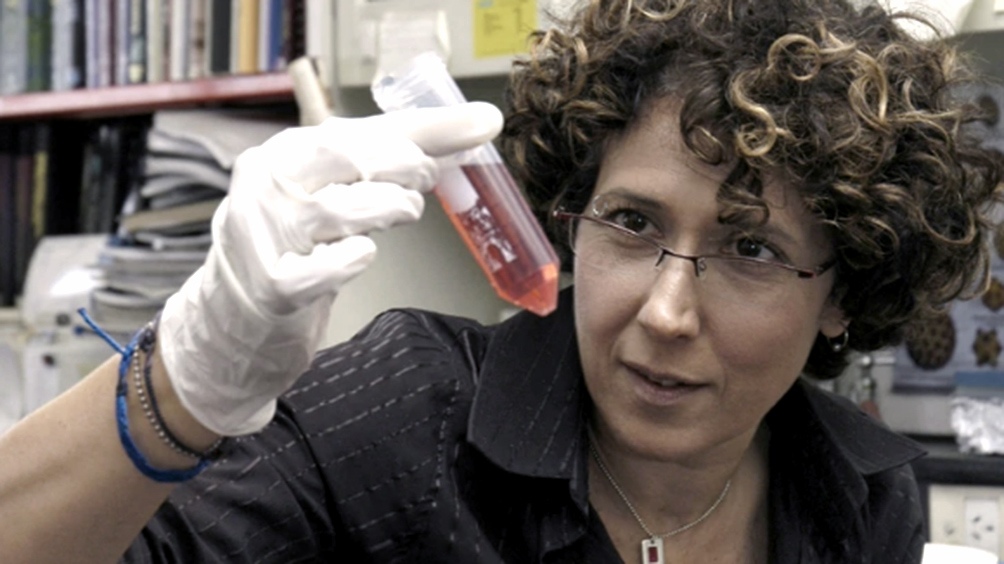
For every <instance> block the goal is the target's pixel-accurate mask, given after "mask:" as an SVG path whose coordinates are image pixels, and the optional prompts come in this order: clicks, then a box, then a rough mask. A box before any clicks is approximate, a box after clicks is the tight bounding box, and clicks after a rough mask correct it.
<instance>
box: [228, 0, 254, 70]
mask: <svg viewBox="0 0 1004 564" xmlns="http://www.w3.org/2000/svg"><path fill="white" fill-rule="evenodd" d="M234 2H235V4H236V5H237V6H239V11H238V12H237V14H236V15H237V50H236V54H237V61H236V62H237V66H236V69H234V72H235V73H236V74H251V73H255V72H258V19H259V18H258V0H234Z"/></svg>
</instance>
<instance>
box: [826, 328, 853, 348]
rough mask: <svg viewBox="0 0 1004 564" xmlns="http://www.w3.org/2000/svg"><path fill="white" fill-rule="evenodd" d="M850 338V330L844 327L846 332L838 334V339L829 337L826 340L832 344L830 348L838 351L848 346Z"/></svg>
mask: <svg viewBox="0 0 1004 564" xmlns="http://www.w3.org/2000/svg"><path fill="white" fill-rule="evenodd" d="M850 339H851V334H850V332H849V331H848V330H847V329H844V332H843V333H841V334H840V335H838V336H837V337H836V339H831V338H829V337H827V338H826V342H827V343H829V344H830V349H832V350H833V352H835V353H838V352H840V351H842V350H844V348H846V347H847V341H849V340H850Z"/></svg>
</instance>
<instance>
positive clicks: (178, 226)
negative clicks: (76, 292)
mask: <svg viewBox="0 0 1004 564" xmlns="http://www.w3.org/2000/svg"><path fill="white" fill-rule="evenodd" d="M295 124H296V116H295V115H289V116H285V117H283V116H277V115H276V113H275V112H269V113H264V112H262V111H261V110H175V111H163V112H158V113H157V114H155V115H154V119H153V127H152V128H151V129H150V131H149V133H148V135H147V142H146V154H145V157H144V166H143V175H142V181H141V182H140V184H139V185H138V186H136V187H134V189H133V190H132V191H131V192H130V194H129V196H128V197H127V199H126V202H125V204H124V206H123V209H122V215H121V218H120V222H119V229H118V236H117V237H116V238H114V239H113V240H112V241H111V242H110V243H109V245H108V246H107V247H106V248H105V249H104V250H103V251H102V253H101V257H100V261H99V262H100V263H99V267H100V270H101V272H102V277H101V279H102V287H100V288H98V289H96V290H94V291H93V292H92V296H91V314H92V316H93V317H94V319H95V320H96V321H98V323H100V324H102V326H104V327H105V328H106V329H109V328H110V329H115V330H130V329H138V328H139V327H140V326H142V325H143V323H145V322H146V321H147V320H149V319H150V318H151V317H152V316H153V315H154V314H155V313H156V312H157V311H158V310H159V309H160V308H161V307H163V305H164V303H165V302H166V300H167V298H168V297H169V296H170V295H171V294H173V293H174V292H175V291H177V289H178V288H179V287H181V285H182V284H183V283H184V281H185V280H186V279H187V278H188V277H189V276H191V274H192V273H194V272H195V271H196V270H197V269H198V268H199V266H201V265H202V263H203V261H204V260H205V258H206V253H207V251H208V249H209V245H210V243H211V239H212V237H211V233H210V221H211V219H212V216H213V213H214V212H215V210H216V208H217V206H218V205H219V203H220V202H221V201H222V200H223V198H224V197H225V196H226V194H227V190H228V187H229V183H230V171H231V169H232V168H233V165H234V162H235V161H236V159H237V156H238V155H239V154H240V153H241V152H243V151H245V150H246V149H248V148H250V147H253V146H255V145H259V144H261V143H263V142H264V141H265V140H266V139H268V138H269V137H271V136H272V135H274V134H276V133H278V132H279V131H280V130H282V129H284V128H285V127H288V126H290V125H295Z"/></svg>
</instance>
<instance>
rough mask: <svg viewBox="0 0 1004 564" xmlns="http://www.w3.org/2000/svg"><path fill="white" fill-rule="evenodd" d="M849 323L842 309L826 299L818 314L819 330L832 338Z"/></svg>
mask: <svg viewBox="0 0 1004 564" xmlns="http://www.w3.org/2000/svg"><path fill="white" fill-rule="evenodd" d="M850 324H851V320H850V319H848V317H847V316H846V315H845V314H844V310H843V309H841V308H840V306H838V305H837V304H836V303H834V302H833V301H832V300H828V301H827V302H826V305H825V306H823V311H822V312H821V313H820V315H819V332H820V333H822V334H823V335H824V336H826V337H828V338H830V339H833V338H836V337H839V336H840V335H841V334H842V333H843V332H844V331H847V326H848V325H850Z"/></svg>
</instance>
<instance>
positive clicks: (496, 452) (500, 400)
mask: <svg viewBox="0 0 1004 564" xmlns="http://www.w3.org/2000/svg"><path fill="white" fill-rule="evenodd" d="M481 366H482V370H481V373H480V375H479V380H480V381H479V383H478V389H477V392H476V394H475V397H474V405H473V406H472V409H471V415H470V424H469V425H468V440H469V441H470V442H471V443H472V444H473V445H475V446H476V447H478V449H479V450H481V452H483V453H484V454H485V456H487V457H488V458H489V459H490V460H491V461H492V462H494V463H495V464H497V465H498V466H500V467H502V468H504V469H506V470H508V471H510V472H514V473H516V474H521V475H524V476H532V477H542V478H566V479H568V478H571V477H573V475H575V474H576V473H577V472H581V471H582V469H579V468H577V466H578V464H577V460H576V458H577V454H578V453H579V442H580V440H581V439H582V436H583V422H584V421H585V409H586V408H585V406H586V403H585V401H584V400H585V397H584V395H585V391H584V389H583V386H582V385H581V382H582V372H581V368H580V366H579V350H578V345H577V344H576V340H575V323H574V320H573V308H572V296H571V291H570V289H568V290H565V291H562V292H561V293H560V295H559V298H558V307H557V308H556V310H555V311H554V312H553V313H551V314H550V315H549V316H547V317H537V316H535V315H533V314H529V313H521V314H518V315H516V316H514V317H513V318H511V319H509V320H508V321H506V322H504V323H502V324H500V325H499V326H497V327H496V329H495V331H494V333H493V334H492V336H491V338H490V339H489V341H488V346H487V351H486V353H485V357H484V362H483V363H482V365H481Z"/></svg>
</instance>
